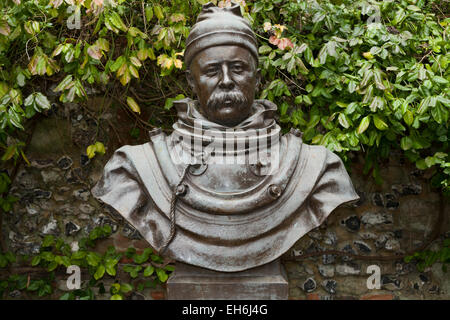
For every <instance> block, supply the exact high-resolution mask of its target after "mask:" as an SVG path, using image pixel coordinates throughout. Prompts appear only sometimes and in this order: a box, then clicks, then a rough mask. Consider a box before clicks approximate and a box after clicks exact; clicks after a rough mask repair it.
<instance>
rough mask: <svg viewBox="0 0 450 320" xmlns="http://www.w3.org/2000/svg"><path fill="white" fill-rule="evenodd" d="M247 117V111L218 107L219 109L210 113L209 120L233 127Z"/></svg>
mask: <svg viewBox="0 0 450 320" xmlns="http://www.w3.org/2000/svg"><path fill="white" fill-rule="evenodd" d="M247 117H248V112H244V111H243V110H241V109H239V108H236V107H223V108H220V110H217V112H216V114H214V115H212V117H211V118H210V120H211V121H214V122H216V123H219V124H222V125H225V126H228V127H234V126H236V125H238V124H239V123H241V122H242V121H244V120H245V119H246V118H247Z"/></svg>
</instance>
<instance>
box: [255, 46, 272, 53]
mask: <svg viewBox="0 0 450 320" xmlns="http://www.w3.org/2000/svg"><path fill="white" fill-rule="evenodd" d="M258 51H259V53H260V54H267V53H269V52H271V51H272V48H271V47H269V46H268V45H263V46H261V47H259V50H258Z"/></svg>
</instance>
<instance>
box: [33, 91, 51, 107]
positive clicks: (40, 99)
mask: <svg viewBox="0 0 450 320" xmlns="http://www.w3.org/2000/svg"><path fill="white" fill-rule="evenodd" d="M34 101H35V102H36V104H37V105H38V106H39V107H41V109H50V102H49V101H48V99H47V97H46V96H44V95H43V94H42V93H40V92H38V93H36V97H35V99H34Z"/></svg>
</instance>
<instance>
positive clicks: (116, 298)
mask: <svg viewBox="0 0 450 320" xmlns="http://www.w3.org/2000/svg"><path fill="white" fill-rule="evenodd" d="M110 300H123V298H122V296H121V295H120V294H115V295H113V296H111V298H110Z"/></svg>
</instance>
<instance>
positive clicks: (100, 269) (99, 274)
mask: <svg viewBox="0 0 450 320" xmlns="http://www.w3.org/2000/svg"><path fill="white" fill-rule="evenodd" d="M105 270H106V269H105V266H104V265H102V264H100V265H99V266H98V267H97V270H96V271H95V273H94V279H95V280H98V279H101V278H103V275H104V274H105Z"/></svg>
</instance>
